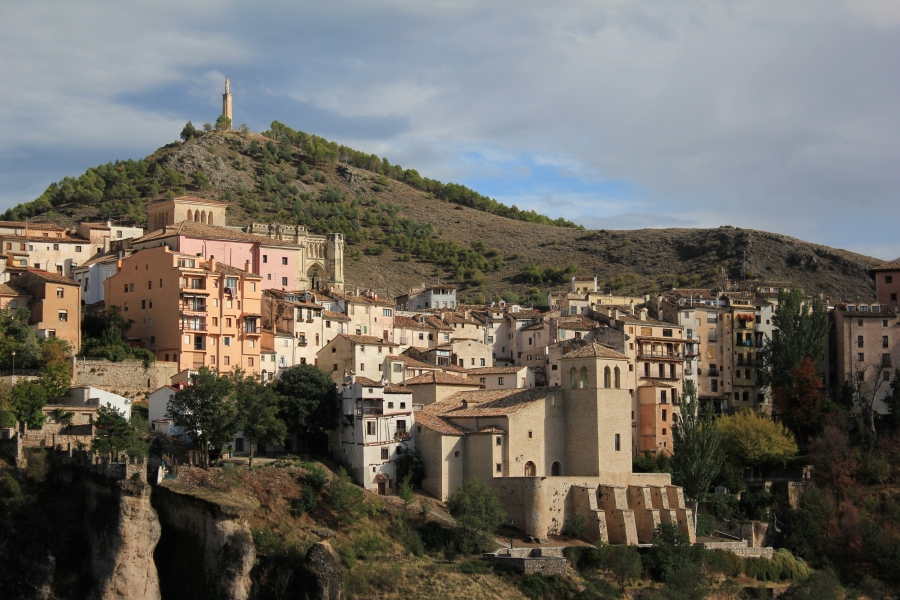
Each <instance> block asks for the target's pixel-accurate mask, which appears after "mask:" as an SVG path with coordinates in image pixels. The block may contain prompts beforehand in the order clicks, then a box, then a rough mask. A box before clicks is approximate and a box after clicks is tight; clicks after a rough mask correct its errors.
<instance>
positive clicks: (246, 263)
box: [244, 260, 253, 273]
mask: <svg viewBox="0 0 900 600" xmlns="http://www.w3.org/2000/svg"><path fill="white" fill-rule="evenodd" d="M244 270H245V271H247V272H248V273H252V272H253V271H252V270H250V261H249V260H248V261H247V262H245V263H244Z"/></svg>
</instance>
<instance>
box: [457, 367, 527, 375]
mask: <svg viewBox="0 0 900 600" xmlns="http://www.w3.org/2000/svg"><path fill="white" fill-rule="evenodd" d="M527 368H528V367H524V366H523V367H479V368H477V369H469V374H471V375H502V374H506V373H518V372H519V371H521V370H522V369H527Z"/></svg>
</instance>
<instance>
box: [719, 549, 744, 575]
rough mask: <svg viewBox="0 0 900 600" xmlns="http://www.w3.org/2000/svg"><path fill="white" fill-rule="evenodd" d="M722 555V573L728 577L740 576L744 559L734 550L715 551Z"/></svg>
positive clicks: (742, 571)
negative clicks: (723, 569) (723, 568)
mask: <svg viewBox="0 0 900 600" xmlns="http://www.w3.org/2000/svg"><path fill="white" fill-rule="evenodd" d="M716 553H717V554H719V556H721V557H722V561H723V563H724V564H725V571H724V573H725V574H726V575H728V576H730V577H740V576H741V575H742V574H743V573H744V559H743V558H741V557H740V556H738V555H737V554H735V553H734V552H725V551H723V550H717V551H716Z"/></svg>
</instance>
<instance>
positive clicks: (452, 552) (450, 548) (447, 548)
mask: <svg viewBox="0 0 900 600" xmlns="http://www.w3.org/2000/svg"><path fill="white" fill-rule="evenodd" d="M443 553H444V560H446V561H447V562H453V561H454V560H456V544H455V543H453V540H448V541H447V543H446V544H444V548H443Z"/></svg>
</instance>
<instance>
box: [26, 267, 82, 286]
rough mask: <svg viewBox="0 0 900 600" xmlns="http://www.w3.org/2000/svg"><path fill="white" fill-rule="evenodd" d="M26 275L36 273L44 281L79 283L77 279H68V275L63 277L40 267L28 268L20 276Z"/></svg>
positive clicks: (68, 283)
mask: <svg viewBox="0 0 900 600" xmlns="http://www.w3.org/2000/svg"><path fill="white" fill-rule="evenodd" d="M28 275H36V276H38V277H40V278H41V279H43V280H44V281H52V282H53V283H62V284H66V285H79V284H78V282H77V281H75V280H73V279H69V278H68V277H63V276H62V275H57V274H56V273H51V272H50V271H43V270H41V269H28V272H27V273H23V274H22V275H21V277H27V276H28Z"/></svg>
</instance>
